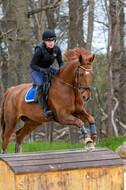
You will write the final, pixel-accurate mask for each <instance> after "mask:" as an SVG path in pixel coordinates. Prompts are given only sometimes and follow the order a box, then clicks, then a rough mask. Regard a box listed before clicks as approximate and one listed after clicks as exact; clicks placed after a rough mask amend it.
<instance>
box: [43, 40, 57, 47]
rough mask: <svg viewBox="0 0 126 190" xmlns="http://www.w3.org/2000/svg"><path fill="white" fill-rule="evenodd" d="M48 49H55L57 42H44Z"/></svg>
mask: <svg viewBox="0 0 126 190" xmlns="http://www.w3.org/2000/svg"><path fill="white" fill-rule="evenodd" d="M44 42H45V44H46V47H47V48H53V47H54V44H55V40H53V41H44Z"/></svg>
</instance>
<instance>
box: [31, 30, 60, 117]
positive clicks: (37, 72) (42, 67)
mask: <svg viewBox="0 0 126 190" xmlns="http://www.w3.org/2000/svg"><path fill="white" fill-rule="evenodd" d="M42 40H43V42H42V43H40V44H39V45H37V46H36V47H35V53H34V55H33V58H32V61H31V64H30V67H31V76H32V79H33V82H34V83H35V85H36V86H37V92H38V100H39V104H40V106H41V108H42V109H43V111H44V115H45V117H46V118H48V117H51V116H52V111H51V110H50V109H49V107H48V106H47V103H46V98H45V96H44V94H43V78H44V75H45V74H47V73H48V72H49V71H50V70H52V71H54V72H56V71H57V68H56V67H53V66H51V65H52V64H53V62H54V60H55V59H57V62H58V65H59V67H61V66H63V64H64V63H63V60H62V54H61V50H60V48H59V47H58V46H57V45H56V44H55V41H56V34H55V32H54V31H52V30H49V29H48V30H46V31H45V32H44V33H43V34H42Z"/></svg>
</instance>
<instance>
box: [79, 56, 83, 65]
mask: <svg viewBox="0 0 126 190" xmlns="http://www.w3.org/2000/svg"><path fill="white" fill-rule="evenodd" d="M82 61H83V57H82V55H79V62H80V63H82Z"/></svg>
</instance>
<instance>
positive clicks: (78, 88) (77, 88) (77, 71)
mask: <svg viewBox="0 0 126 190" xmlns="http://www.w3.org/2000/svg"><path fill="white" fill-rule="evenodd" d="M79 68H82V69H83V70H85V71H90V70H92V67H91V68H90V69H86V68H85V67H83V66H79V62H78V65H77V70H76V73H77V87H76V86H73V85H71V84H69V83H67V82H65V81H64V80H62V79H60V78H58V77H56V76H54V75H53V77H54V78H56V79H58V80H59V81H61V82H63V83H64V84H66V85H68V86H70V87H72V88H74V89H76V90H80V89H81V88H82V89H84V90H83V91H82V92H81V93H83V92H84V91H85V90H90V91H91V86H79Z"/></svg>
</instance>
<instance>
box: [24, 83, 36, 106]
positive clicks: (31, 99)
mask: <svg viewBox="0 0 126 190" xmlns="http://www.w3.org/2000/svg"><path fill="white" fill-rule="evenodd" d="M35 90H36V87H31V88H30V89H29V90H28V92H27V94H26V95H25V102H26V103H28V102H35V100H34V95H35Z"/></svg>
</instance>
